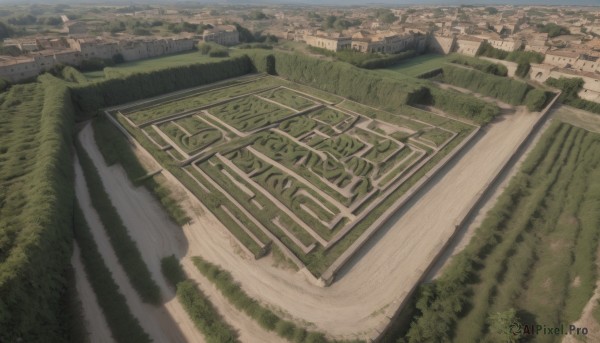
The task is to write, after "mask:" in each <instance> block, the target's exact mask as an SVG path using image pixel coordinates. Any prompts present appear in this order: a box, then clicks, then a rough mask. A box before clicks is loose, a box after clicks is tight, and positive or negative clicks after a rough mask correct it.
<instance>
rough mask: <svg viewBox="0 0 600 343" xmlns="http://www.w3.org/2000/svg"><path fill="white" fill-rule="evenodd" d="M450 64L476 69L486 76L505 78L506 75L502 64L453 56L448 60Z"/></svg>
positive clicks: (506, 72)
mask: <svg viewBox="0 0 600 343" xmlns="http://www.w3.org/2000/svg"><path fill="white" fill-rule="evenodd" d="M450 63H454V64H462V65H465V66H468V67H471V68H473V69H477V70H479V71H482V72H484V73H487V74H492V75H498V76H506V75H508V68H506V66H504V65H502V64H498V63H493V62H489V61H486V60H482V59H479V58H475V57H469V56H463V55H454V56H452V58H450Z"/></svg>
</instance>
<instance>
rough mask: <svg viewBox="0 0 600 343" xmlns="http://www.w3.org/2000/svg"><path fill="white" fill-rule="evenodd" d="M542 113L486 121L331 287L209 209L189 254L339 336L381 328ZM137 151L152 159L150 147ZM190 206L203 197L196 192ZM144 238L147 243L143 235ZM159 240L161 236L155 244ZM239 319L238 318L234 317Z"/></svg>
mask: <svg viewBox="0 0 600 343" xmlns="http://www.w3.org/2000/svg"><path fill="white" fill-rule="evenodd" d="M539 116H540V114H539V113H517V114H512V115H506V116H503V117H500V118H499V119H498V120H496V122H495V123H493V124H490V125H489V126H488V127H486V128H485V129H484V130H483V131H484V133H482V134H480V135H479V136H478V137H477V138H476V139H475V140H474V142H472V143H470V144H469V146H467V148H466V149H465V151H464V152H462V153H461V154H460V155H459V156H458V159H457V160H455V161H454V162H453V163H451V168H448V169H446V170H445V172H444V173H442V174H443V175H438V176H436V177H435V178H434V179H433V180H431V182H430V184H429V185H428V186H426V187H425V188H424V190H422V191H421V192H419V193H418V194H417V195H416V196H415V197H414V198H413V199H412V200H411V201H410V203H409V205H408V206H407V207H406V208H405V209H404V210H403V211H401V212H400V213H398V214H396V215H395V216H394V217H393V219H392V220H391V221H390V222H388V224H386V225H385V227H384V228H382V229H381V230H380V231H379V232H378V233H377V234H376V235H375V237H374V238H373V239H371V240H370V241H369V242H368V243H367V244H366V245H365V247H364V248H363V249H361V251H359V253H358V254H357V255H358V256H356V257H355V258H353V259H352V260H351V261H350V262H349V263H348V265H347V266H346V267H344V268H343V269H342V270H341V271H340V272H339V273H338V276H337V280H336V281H335V282H334V283H333V284H332V285H331V286H330V287H328V288H320V287H317V286H314V285H312V284H311V283H309V282H308V281H306V280H305V278H304V275H303V274H302V273H301V272H298V273H293V272H290V271H285V270H281V269H277V268H274V267H272V266H271V261H269V260H268V259H262V260H258V261H255V260H249V259H243V258H240V256H239V255H238V254H237V253H236V252H235V251H234V249H232V248H231V240H230V238H229V236H228V234H227V233H226V232H227V231H226V230H225V228H223V227H222V224H221V223H220V222H219V221H218V220H217V219H216V218H215V217H214V216H213V215H212V214H211V213H210V212H209V211H206V210H205V211H204V212H205V213H204V214H203V215H201V216H197V215H194V216H193V217H194V222H193V223H192V224H191V225H188V226H186V227H184V233H185V237H186V239H187V244H188V246H187V249H188V250H187V256H194V255H202V256H203V257H204V258H206V259H207V260H209V261H211V262H214V263H217V264H219V265H221V266H222V267H224V268H225V269H227V270H229V271H230V272H231V273H232V275H233V276H234V278H235V279H236V280H238V281H239V282H240V283H241V284H242V287H243V288H244V290H246V292H248V293H249V294H250V295H251V296H253V297H255V298H256V299H259V300H261V301H262V302H264V303H267V304H269V305H270V306H271V307H272V308H274V309H276V310H280V311H281V313H282V314H284V315H288V316H289V317H291V318H295V319H296V320H299V321H301V322H305V323H307V325H308V326H309V327H312V328H316V329H319V330H322V331H325V332H328V333H329V334H331V335H333V336H335V337H338V338H356V337H360V338H365V337H372V336H375V335H376V333H377V331H379V330H380V329H381V328H382V327H383V326H385V325H386V324H387V323H388V321H389V319H388V318H387V317H386V315H389V312H393V310H394V309H395V307H397V306H398V304H399V301H400V300H402V298H403V297H404V296H405V294H406V293H407V292H408V291H409V290H410V289H411V288H412V287H413V285H414V284H415V282H416V281H417V280H418V279H419V278H420V276H421V274H422V272H423V270H424V269H425V268H426V267H427V266H428V265H429V263H430V262H431V260H432V259H433V257H434V256H435V254H437V252H438V251H439V249H440V247H441V246H442V245H443V244H444V242H445V241H446V240H447V239H448V237H449V236H450V235H451V234H452V232H453V231H454V225H455V222H456V220H457V218H458V217H459V216H460V215H461V214H462V213H464V211H465V210H466V209H467V208H468V207H469V206H470V204H471V201H472V200H473V198H474V197H475V196H477V194H478V193H479V192H480V191H481V190H482V188H483V186H484V185H485V184H486V183H487V182H489V181H490V180H491V179H492V178H493V177H494V176H495V175H494V174H495V173H496V172H497V171H498V170H499V167H500V166H501V164H502V162H503V161H504V160H505V159H506V158H507V157H508V156H510V155H511V154H512V153H513V151H514V150H515V149H516V148H517V146H518V145H519V143H520V142H521V141H522V140H523V139H524V138H525V137H526V136H527V134H528V133H529V132H530V131H531V128H532V126H533V125H534V124H535V122H536V121H537V120H538V119H539ZM90 133H91V130H89V127H88V128H86V129H85V130H84V131H83V132H82V134H81V138H82V139H81V140H82V143H83V144H84V146H85V147H86V149H87V150H88V152H89V153H90V155H91V157H92V158H93V159H94V161H95V163H96V164H97V165H99V164H100V163H101V164H103V161H102V160H101V156H100V155H99V154H97V153H96V154H94V153H92V151H93V150H95V149H96V147H95V146H94V141H93V137H91V134H90ZM138 150H139V149H138ZM138 153H140V154H144V155H145V157H144V159H145V160H149V158H148V157H149V156H148V155H147V153H146V152H144V151H138ZM116 170H117V168H113V167H111V168H106V172H105V173H101V174H102V177H103V180H106V179H107V178H108V179H110V178H115V177H117V174H120V173H122V172H121V171H120V169H118V170H119V172H116ZM164 175H165V176H166V177H167V179H168V180H170V181H171V184H172V186H173V187H180V185H179V184H178V183H177V182H176V181H173V177H172V176H171V175H170V174H169V173H166V172H165V173H164ZM122 177H124V175H122ZM107 181H108V180H107ZM105 186H106V188H107V190H108V192H109V193H110V194H111V196H112V195H113V194H120V193H122V192H123V188H122V187H123V186H122V185H121V186H119V185H117V184H115V185H111V182H110V181H108V182H107V184H106V185H105ZM136 191H137V190H136ZM122 196H124V197H126V196H127V195H125V194H123V195H122ZM139 201H140V206H142V207H145V206H150V207H152V206H153V205H151V204H152V203H154V204H155V203H156V202H155V201H154V200H153V199H152V198H151V197H150V195H149V194H147V196H146V199H144V200H141V199H140V200H139ZM116 203H118V201H116ZM185 206H186V207H188V208H189V207H191V206H202V205H200V204H199V202H198V201H197V199H195V198H193V197H191V198H190V199H189V200H188V201H186V204H185ZM147 211H148V210H145V212H147ZM129 215H131V216H133V219H132V220H133V221H135V220H137V219H136V216H135V214H134V213H131V214H129ZM128 225H129V223H128ZM166 231H169V230H166ZM157 239H159V238H157ZM136 240H137V238H136ZM138 244H146V243H144V241H143V240H140V241H138ZM156 244H160V243H159V242H155V243H154V244H153V245H156ZM144 256H146V255H144ZM184 266H186V271H188V273H190V269H193V268H192V267H191V266H189V262H186V261H185V259H184ZM193 276H194V275H193ZM194 278H195V279H198V280H199V281H200V283H201V285H202V286H203V287H202V288H203V289H206V288H207V287H204V284H203V283H202V282H201V281H202V280H201V279H200V278H199V277H198V275H195V276H194ZM221 305H223V304H217V306H218V307H219V309H220V310H221V311H222V313H224V312H226V311H223V310H222V306H221ZM227 316H228V318H229V315H227ZM235 320H236V319H234V318H232V320H231V322H232V323H233V321H235ZM257 334H258V333H257ZM243 341H246V340H244V339H243Z"/></svg>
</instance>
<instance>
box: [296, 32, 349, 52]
mask: <svg viewBox="0 0 600 343" xmlns="http://www.w3.org/2000/svg"><path fill="white" fill-rule="evenodd" d="M304 41H305V42H306V44H308V45H310V46H314V47H317V48H321V49H326V50H330V51H340V50H348V49H350V48H351V47H352V38H351V37H341V36H340V35H337V34H333V35H329V36H328V35H324V34H317V35H305V36H304Z"/></svg>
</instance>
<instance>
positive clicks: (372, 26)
mask: <svg viewBox="0 0 600 343" xmlns="http://www.w3.org/2000/svg"><path fill="white" fill-rule="evenodd" d="M38 7H39V6H38ZM53 10H54V11H55V12H57V14H56V15H55V16H54V17H53V16H47V15H42V16H39V17H36V16H34V15H31V14H28V15H23V16H19V17H11V18H8V19H7V24H5V25H4V26H5V28H6V29H5V30H4V31H5V36H6V35H7V34H6V33H8V32H12V35H11V37H9V38H4V41H3V45H2V55H1V56H0V76H1V77H3V78H5V79H7V80H9V81H12V82H17V81H22V80H27V79H30V78H32V77H35V76H36V75H38V74H40V73H42V72H44V71H48V70H50V69H52V68H54V67H55V66H57V65H61V64H63V65H72V66H80V65H82V63H83V64H85V62H84V61H89V60H110V59H115V58H116V61H121V60H122V61H134V60H139V59H144V58H150V57H157V56H161V55H165V54H174V53H178V52H183V51H189V50H192V49H194V48H195V47H196V45H197V44H198V42H202V41H212V42H215V43H217V44H221V45H226V46H234V45H236V44H239V43H240V41H244V40H247V38H246V39H244V38H245V37H242V38H241V39H240V32H238V28H239V27H243V28H245V29H248V30H250V31H251V32H255V33H256V32H260V33H261V34H262V35H266V36H268V37H275V38H276V39H277V40H279V41H294V42H301V43H305V44H307V45H309V46H313V47H317V48H322V49H326V50H330V51H341V50H353V51H358V52H365V53H384V54H395V53H399V52H402V51H406V50H408V49H416V50H417V51H421V52H423V51H425V50H428V51H433V52H438V53H442V54H448V53H452V52H458V53H460V54H465V55H470V56H475V55H476V54H477V53H478V52H479V51H480V49H481V48H482V45H485V44H489V45H491V46H492V47H493V48H496V49H500V50H503V51H507V52H512V51H517V50H525V51H534V52H538V53H540V54H543V55H544V59H543V61H542V63H539V64H532V65H531V72H530V77H531V78H532V79H535V80H536V81H540V82H543V81H545V80H546V79H548V78H549V77H555V78H558V77H561V76H562V77H578V78H582V79H583V80H584V86H583V89H582V91H581V93H580V96H581V97H582V98H584V99H587V100H592V101H600V60H599V58H600V10H598V9H597V8H596V9H592V10H590V9H585V8H580V9H577V8H561V7H530V6H518V7H517V6H496V7H473V6H461V7H410V8H401V9H394V8H389V9H388V8H385V9H372V8H361V7H357V8H335V9H333V8H310V7H306V8H303V7H298V6H293V7H292V6H289V7H287V6H279V7H274V8H255V7H214V8H209V9H204V8H203V9H188V8H186V9H172V8H169V7H168V6H129V7H101V8H97V7H94V8H91V7H84V6H81V7H73V8H71V7H69V6H66V5H65V6H59V7H58V8H53ZM69 12H72V13H76V14H71V15H69V14H68V13H69ZM63 13H67V14H63ZM40 23H42V24H43V25H45V26H48V27H50V28H49V29H47V30H45V32H44V34H43V35H40V34H39V33H38V32H35V33H32V34H29V32H28V31H27V30H26V29H25V28H27V27H28V26H34V27H35V26H36V25H40ZM234 23H235V24H236V25H233V24H234ZM48 24H50V25H48ZM10 26H12V27H13V29H11V27H10ZM502 63H503V64H505V65H506V66H507V67H508V68H509V70H510V71H512V72H513V73H514V70H515V69H516V68H517V63H515V62H511V61H502Z"/></svg>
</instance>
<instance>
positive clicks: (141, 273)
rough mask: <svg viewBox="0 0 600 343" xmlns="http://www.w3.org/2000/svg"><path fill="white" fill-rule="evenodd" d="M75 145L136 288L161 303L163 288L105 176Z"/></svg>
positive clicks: (111, 237) (94, 197)
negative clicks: (108, 189) (107, 187)
mask: <svg viewBox="0 0 600 343" xmlns="http://www.w3.org/2000/svg"><path fill="white" fill-rule="evenodd" d="M75 148H76V150H77V156H78V157H79V163H80V164H81V167H82V169H83V174H84V175H85V179H86V183H87V187H88V191H89V193H90V197H91V199H92V205H93V206H94V208H95V209H96V211H97V212H98V215H99V217H100V221H101V222H102V225H103V226H104V230H105V231H106V234H107V235H108V238H109V240H110V244H111V246H112V247H113V250H114V251H115V254H116V255H117V258H118V259H119V263H120V264H121V266H123V270H124V271H125V273H126V274H127V277H128V279H129V281H130V282H131V285H132V286H133V288H134V289H135V290H136V291H137V293H138V294H139V296H140V298H141V299H142V301H144V302H147V303H151V304H153V305H158V304H160V302H161V295H160V289H159V288H158V285H157V284H156V282H154V280H153V279H152V275H151V274H150V271H149V270H148V267H147V266H146V264H145V263H144V260H143V259H142V254H141V253H140V251H139V249H138V247H137V245H136V243H135V241H134V240H133V239H132V238H131V236H130V235H129V233H128V232H127V228H126V227H125V224H123V220H122V219H121V216H120V215H119V213H118V212H117V209H116V208H115V207H114V206H113V204H112V202H111V200H110V197H109V195H108V194H107V193H106V190H105V189H104V186H103V185H102V179H101V178H100V175H99V174H98V170H97V169H96V167H95V166H94V163H93V162H92V160H91V158H90V157H89V156H88V154H87V152H86V151H85V150H84V148H83V147H82V146H81V144H80V143H79V142H78V141H77V140H76V141H75Z"/></svg>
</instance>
